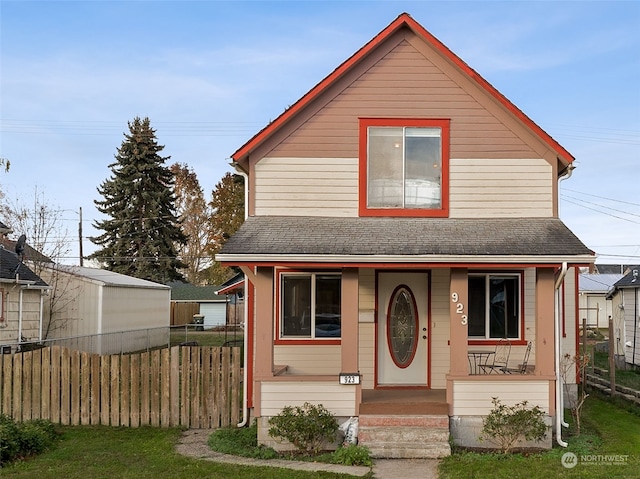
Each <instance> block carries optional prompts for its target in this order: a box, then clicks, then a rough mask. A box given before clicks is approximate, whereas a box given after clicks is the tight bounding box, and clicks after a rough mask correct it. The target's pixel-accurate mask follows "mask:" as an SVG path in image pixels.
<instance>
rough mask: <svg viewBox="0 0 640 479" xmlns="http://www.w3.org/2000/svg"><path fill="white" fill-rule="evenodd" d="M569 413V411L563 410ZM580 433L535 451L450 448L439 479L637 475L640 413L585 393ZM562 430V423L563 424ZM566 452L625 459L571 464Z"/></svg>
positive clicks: (639, 470) (631, 477)
mask: <svg viewBox="0 0 640 479" xmlns="http://www.w3.org/2000/svg"><path fill="white" fill-rule="evenodd" d="M567 416H569V414H567ZM582 422H583V425H582V434H581V435H580V436H579V437H565V438H564V439H565V440H566V441H567V442H568V443H569V446H568V447H567V448H566V449H565V448H561V447H559V446H554V448H553V449H552V450H551V451H548V452H544V453H540V454H530V455H526V456H525V455H523V454H511V455H502V454H492V453H476V452H463V451H458V452H455V453H454V454H453V455H451V456H450V457H448V458H445V459H444V460H443V461H442V463H441V464H440V468H439V473H440V478H441V479H484V478H491V479H502V478H504V479H519V478H522V479H548V478H580V479H596V478H622V479H627V478H628V479H637V478H638V477H639V476H640V452H638V451H640V416H638V415H635V414H632V413H630V412H628V411H625V410H623V409H620V408H617V407H616V406H615V405H613V404H611V403H609V402H607V401H604V400H602V399H599V398H595V397H590V398H588V399H587V403H586V405H585V409H584V413H583V416H582ZM563 431H564V433H565V435H567V433H566V429H564V430H563ZM566 452H573V453H574V454H576V456H578V458H579V459H580V457H581V456H582V455H614V454H620V455H628V458H627V461H626V463H625V464H624V465H622V466H618V465H609V464H606V463H603V462H602V461H601V462H597V463H589V464H587V463H578V465H577V466H576V467H574V468H572V469H566V468H564V467H563V466H562V463H561V458H562V455H563V454H564V453H566Z"/></svg>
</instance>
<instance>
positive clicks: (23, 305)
mask: <svg viewBox="0 0 640 479" xmlns="http://www.w3.org/2000/svg"><path fill="white" fill-rule="evenodd" d="M1 226H2V227H4V225H1ZM48 289H49V286H48V285H47V283H45V282H44V281H43V280H42V278H40V277H39V276H38V275H37V274H35V273H34V272H33V271H32V270H31V269H29V268H28V267H27V266H26V265H25V264H24V263H23V262H22V261H20V259H19V258H18V256H17V255H16V254H15V253H14V252H13V251H9V250H7V249H5V248H4V247H3V246H0V351H2V352H4V351H5V348H3V347H2V345H5V346H7V347H11V346H15V345H16V344H17V343H20V342H22V341H23V340H24V341H38V340H40V339H42V331H43V302H44V295H45V294H46V291H47V290H48ZM9 345H11V346H9Z"/></svg>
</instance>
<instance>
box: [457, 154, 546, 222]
mask: <svg viewBox="0 0 640 479" xmlns="http://www.w3.org/2000/svg"><path fill="white" fill-rule="evenodd" d="M552 178H553V172H552V169H551V166H550V165H549V164H548V163H547V162H546V161H545V160H543V159H451V161H450V183H449V192H450V193H449V194H450V216H451V217H452V218H470V217H471V218H473V217H493V218H499V217H520V216H522V217H527V216H529V217H548V216H552V215H553V188H554V184H553V181H552Z"/></svg>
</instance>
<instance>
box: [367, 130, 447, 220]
mask: <svg viewBox="0 0 640 479" xmlns="http://www.w3.org/2000/svg"><path fill="white" fill-rule="evenodd" d="M359 120H360V138H359V164H358V213H359V215H360V216H405V217H432V218H448V217H449V129H450V122H451V121H450V120H449V119H447V118H432V119H425V118H360V119H359ZM370 126H408V127H428V126H434V127H439V128H441V130H442V137H441V138H442V178H441V180H442V185H441V186H442V191H441V196H440V198H441V201H442V204H441V208H439V209H420V208H406V209H405V208H368V207H367V144H368V135H367V131H368V127H370Z"/></svg>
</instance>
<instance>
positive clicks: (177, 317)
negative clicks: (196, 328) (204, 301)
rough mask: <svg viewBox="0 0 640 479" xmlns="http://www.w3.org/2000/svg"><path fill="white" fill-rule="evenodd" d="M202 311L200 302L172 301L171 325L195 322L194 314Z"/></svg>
mask: <svg viewBox="0 0 640 479" xmlns="http://www.w3.org/2000/svg"><path fill="white" fill-rule="evenodd" d="M199 313H200V303H177V302H175V301H172V302H171V322H170V324H171V326H182V325H183V324H191V323H193V315H194V314H199Z"/></svg>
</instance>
